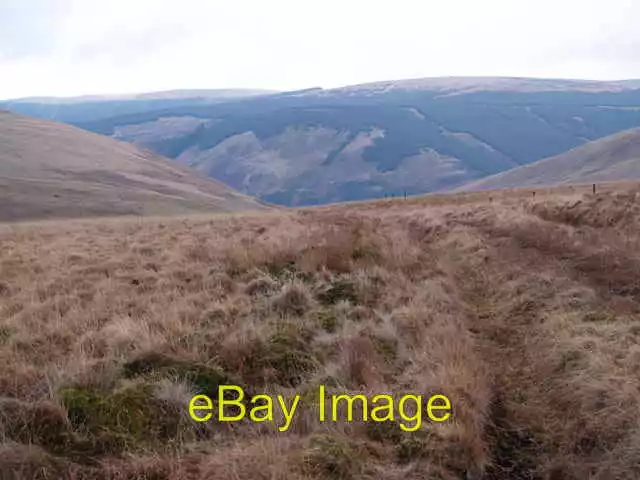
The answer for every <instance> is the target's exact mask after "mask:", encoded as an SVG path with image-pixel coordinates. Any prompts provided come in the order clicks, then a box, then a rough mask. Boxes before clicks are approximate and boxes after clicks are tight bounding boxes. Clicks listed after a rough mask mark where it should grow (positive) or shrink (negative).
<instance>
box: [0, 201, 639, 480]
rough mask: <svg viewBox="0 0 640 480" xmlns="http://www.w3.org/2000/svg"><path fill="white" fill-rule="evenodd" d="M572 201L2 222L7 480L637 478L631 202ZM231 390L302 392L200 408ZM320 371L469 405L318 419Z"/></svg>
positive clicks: (354, 385) (359, 388) (0, 382)
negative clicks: (244, 416) (191, 405)
mask: <svg viewBox="0 0 640 480" xmlns="http://www.w3.org/2000/svg"><path fill="white" fill-rule="evenodd" d="M564 193H566V192H560V193H559V194H551V193H550V194H549V195H548V196H544V195H538V200H537V201H536V202H533V201H532V200H531V199H523V198H520V197H518V196H511V197H510V196H505V197H504V198H492V200H491V201H489V199H488V198H487V197H486V196H485V197H482V199H481V198H480V197H477V198H476V197H473V198H474V200H473V201H460V198H466V197H449V201H448V202H446V201H445V200H444V199H441V198H438V200H437V201H434V199H433V197H425V198H424V199H419V198H413V199H410V200H407V201H403V200H399V201H394V202H392V201H384V202H371V203H363V204H354V205H349V206H344V205H342V206H330V207H323V208H317V209H306V210H300V211H291V212H286V213H277V214H268V215H262V216H258V215H243V216H224V217H215V218H212V217H189V218H173V219H160V218H158V219H145V220H144V221H141V220H134V219H128V220H103V221H101V222H94V221H86V222H83V221H73V222H61V223H58V224H47V223H43V224H14V225H10V224H7V225H3V226H2V227H1V228H0V247H1V248H0V362H1V363H2V365H3V367H2V369H0V471H1V472H2V473H1V474H0V478H1V479H2V480H4V479H7V480H8V479H12V480H18V479H32V478H33V479H49V478H74V479H78V478H79V479H132V480H133V479H204V478H220V479H244V478H246V479H255V478H257V479H285V478H287V479H289V478H294V479H295V478H299V479H311V478H335V479H367V478H391V479H400V478H402V479H405V478H440V479H460V478H466V479H476V480H480V479H487V480H493V479H538V478H539V479H547V478H549V479H552V478H553V479H582V478H593V479H598V480H605V479H614V478H616V479H626V478H629V479H631V478H637V477H638V475H640V471H638V467H637V465H638V464H639V463H640V462H639V459H640V430H639V429H638V427H637V420H636V416H637V412H638V409H639V407H640V401H639V400H638V390H639V389H640V380H639V378H640V377H639V376H638V375H639V373H640V367H639V363H638V362H639V361H640V328H639V327H638V325H637V319H638V316H637V315H638V311H639V310H638V306H639V305H640V297H639V294H640V288H639V287H638V278H640V277H639V276H638V274H639V273H640V257H639V256H638V253H637V252H638V251H640V250H638V246H639V242H640V236H639V233H640V230H639V228H640V227H639V224H638V222H637V212H636V205H635V201H634V199H636V198H637V193H636V192H635V191H629V192H623V193H620V194H616V193H607V194H603V195H600V196H596V197H591V196H584V197H580V198H577V197H576V195H575V194H569V196H563V195H564ZM474 195H476V194H474ZM577 202H579V203H577ZM227 383H234V384H238V385H241V386H243V388H245V389H246V390H247V392H251V393H262V392H267V393H270V394H282V395H285V397H287V398H289V397H290V396H291V395H293V394H294V393H300V394H302V395H303V398H304V399H305V401H307V402H308V404H307V406H306V407H305V408H302V407H301V411H300V414H299V416H297V417H296V418H295V420H294V424H293V426H292V428H291V430H290V431H289V432H287V433H280V432H278V431H277V429H276V428H275V427H273V426H272V425H268V424H267V425H256V424H253V423H251V422H248V421H247V422H240V423H237V424H220V423H216V422H213V423H211V424H208V425H206V426H202V425H196V424H195V423H194V422H192V421H190V420H189V419H188V417H187V414H186V407H187V402H188V400H189V399H190V397H191V396H192V395H193V394H194V393H210V394H211V395H212V396H215V395H216V390H217V386H218V385H220V384H227ZM320 384H324V385H327V388H328V389H329V391H330V392H334V393H349V392H350V393H365V394H367V395H371V394H378V393H390V394H393V395H400V394H403V393H420V394H423V395H425V396H428V395H431V394H436V393H442V394H445V395H447V396H449V397H450V398H451V401H452V404H453V408H454V415H453V418H452V420H451V421H448V422H446V423H444V424H435V423H430V422H425V423H424V424H423V427H422V428H421V429H420V430H419V431H418V432H413V433H411V432H403V431H402V430H400V429H399V428H398V425H397V424H393V423H391V424H376V425H374V424H369V423H367V424H363V423H362V422H354V423H348V422H337V423H320V422H319V421H318V418H317V415H315V414H314V412H313V394H314V392H315V391H316V390H317V386H318V385H320Z"/></svg>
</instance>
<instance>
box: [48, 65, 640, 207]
mask: <svg viewBox="0 0 640 480" xmlns="http://www.w3.org/2000/svg"><path fill="white" fill-rule="evenodd" d="M162 101H163V102H169V103H163V104H162V106H157V107H156V108H152V105H151V104H150V105H149V108H147V109H146V110H144V111H142V110H138V111H136V112H132V113H130V114H127V115H115V116H112V117H111V118H105V116H106V115H105V113H106V112H108V111H113V109H112V107H110V106H109V105H111V104H110V103H109V102H106V103H105V102H102V103H101V106H100V107H99V108H98V107H97V106H96V104H91V103H78V104H75V105H67V106H65V105H59V106H56V108H55V109H54V110H50V112H49V113H52V112H53V113H55V115H56V116H57V118H59V119H61V120H65V121H70V122H72V123H74V124H75V125H77V126H80V127H82V128H85V129H88V130H91V131H94V132H97V133H101V134H104V135H109V136H112V137H114V138H117V139H120V140H125V141H130V142H133V143H135V144H137V145H140V146H143V147H146V148H149V149H151V150H153V151H155V152H156V153H159V154H161V155H164V156H167V157H169V158H173V159H176V160H177V161H178V162H180V163H183V164H185V165H189V166H192V167H194V168H196V169H197V170H199V171H200V172H202V173H204V174H205V175H208V176H210V177H212V178H215V179H217V180H220V181H222V182H223V183H225V184H228V185H230V186H232V187H233V188H236V189H238V190H240V191H242V192H244V193H247V194H250V195H252V196H256V197H259V198H262V199H263V200H266V201H269V202H273V203H278V204H283V205H313V204H321V203H327V202H336V201H344V200H361V199H368V198H378V197H384V196H387V195H403V194H404V192H405V191H407V193H409V194H419V193H424V192H433V191H443V190H449V189H453V188H456V187H459V186H461V185H464V184H466V183H469V182H470V181H474V180H477V179H480V178H484V177H487V176H490V175H493V174H496V173H500V172H503V171H506V170H510V169H512V168H516V167H519V166H521V165H525V164H529V163H532V162H535V161H537V160H540V159H543V158H547V157H551V156H554V155H558V154H560V153H563V152H566V151H568V150H570V149H572V148H575V147H578V146H581V145H583V144H585V143H587V142H589V141H592V140H595V139H598V138H602V137H605V136H607V135H611V134H614V133H618V132H620V131H623V130H627V129H630V128H635V127H639V126H640V89H639V88H638V86H637V85H636V84H634V83H633V82H596V81H580V80H557V79H532V78H491V77H489V78H483V77H480V78H473V77H471V78H457V77H451V78H428V79H413V80H402V81H387V82H377V83H373V84H365V85H355V86H349V87H344V88H337V89H330V90H323V89H321V88H313V89H308V90H302V91H298V92H287V93H279V94H271V95H264V96H259V97H253V98H243V99H238V100H229V101H226V102H219V103H215V104H210V103H209V104H202V103H196V104H194V103H188V102H186V103H185V102H184V101H182V100H179V99H178V100H176V99H174V100H162ZM180 102H182V103H180ZM114 105H117V103H116V104H114ZM44 107H47V108H49V107H50V106H47V105H45V106H44ZM44 107H43V108H44ZM114 108H115V107H114ZM118 108H119V107H118ZM80 114H81V115H80Z"/></svg>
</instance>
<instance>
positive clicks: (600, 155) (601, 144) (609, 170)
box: [460, 128, 640, 190]
mask: <svg viewBox="0 0 640 480" xmlns="http://www.w3.org/2000/svg"><path fill="white" fill-rule="evenodd" d="M621 180H640V128H636V129H632V130H627V131H625V132H622V133H618V134H615V135H611V136H608V137H605V138H602V139H599V140H595V141H593V142H589V143H587V144H585V145H583V146H581V147H579V148H575V149H573V150H570V151H568V152H566V153H563V154H560V155H557V156H555V157H551V158H547V159H544V160H540V161H538V162H535V163H532V164H530V165H525V166H523V167H519V168H515V169H513V170H509V171H507V172H503V173H499V174H497V175H492V176H490V177H487V178H484V179H482V180H478V181H475V182H472V183H469V184H467V185H465V186H463V187H461V188H460V190H484V189H494V188H512V187H523V186H533V185H545V186H551V185H560V184H567V183H592V182H607V181H621Z"/></svg>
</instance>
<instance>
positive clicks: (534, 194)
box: [533, 191, 536, 199]
mask: <svg viewBox="0 0 640 480" xmlns="http://www.w3.org/2000/svg"><path fill="white" fill-rule="evenodd" d="M533 198H534V199H535V198H536V192H535V191H534V192H533Z"/></svg>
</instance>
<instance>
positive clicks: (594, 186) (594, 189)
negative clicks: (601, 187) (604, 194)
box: [593, 183, 596, 195]
mask: <svg viewBox="0 0 640 480" xmlns="http://www.w3.org/2000/svg"><path fill="white" fill-rule="evenodd" d="M593 194H594V195H595V194H596V184H595V183H594V184H593Z"/></svg>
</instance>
